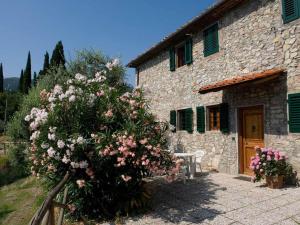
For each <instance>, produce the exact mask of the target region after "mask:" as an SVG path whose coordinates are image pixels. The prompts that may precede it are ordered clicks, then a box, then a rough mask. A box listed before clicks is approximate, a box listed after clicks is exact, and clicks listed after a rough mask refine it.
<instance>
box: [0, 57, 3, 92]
mask: <svg viewBox="0 0 300 225" xmlns="http://www.w3.org/2000/svg"><path fill="white" fill-rule="evenodd" d="M2 92H4V75H3V66H2V63H1V64H0V93H2Z"/></svg>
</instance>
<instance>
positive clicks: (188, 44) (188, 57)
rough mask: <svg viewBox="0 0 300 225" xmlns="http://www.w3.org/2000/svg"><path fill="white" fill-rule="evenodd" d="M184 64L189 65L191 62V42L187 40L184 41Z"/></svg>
mask: <svg viewBox="0 0 300 225" xmlns="http://www.w3.org/2000/svg"><path fill="white" fill-rule="evenodd" d="M184 51H185V63H186V64H191V63H192V62H193V40H192V38H189V39H188V40H186V41H185V49H184Z"/></svg>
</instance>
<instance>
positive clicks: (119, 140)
mask: <svg viewBox="0 0 300 225" xmlns="http://www.w3.org/2000/svg"><path fill="white" fill-rule="evenodd" d="M117 63H118V62H117V61H113V62H112V63H109V64H107V67H106V70H103V71H101V72H98V73H96V74H95V76H94V77H92V78H88V77H87V76H84V75H82V74H76V75H75V78H73V79H70V80H68V81H67V82H66V83H65V84H64V85H56V86H55V87H54V88H53V90H51V91H50V92H47V91H46V90H43V91H41V93H40V98H41V106H40V107H39V108H32V110H31V113H30V114H29V115H27V116H26V117H25V120H26V121H27V122H28V124H29V129H30V131H31V137H30V140H31V147H30V152H31V153H30V161H31V164H32V166H31V172H32V174H33V175H35V176H37V177H42V178H45V180H46V181H47V182H48V183H49V184H50V187H53V186H54V185H56V184H57V182H58V181H59V180H61V179H62V178H63V176H64V175H65V174H66V173H67V171H68V172H70V173H71V178H70V180H69V182H68V183H67V185H68V187H69V205H70V209H72V211H73V215H74V216H76V217H79V216H81V215H85V216H90V217H99V216H100V217H102V216H106V217H107V216H109V217H111V216H114V215H116V214H119V213H123V212H128V211H130V209H133V208H137V206H139V205H140V204H138V203H137V202H138V200H139V199H141V198H142V197H145V196H146V197H148V195H147V194H145V193H144V191H143V182H142V179H143V178H145V177H148V176H152V175H167V178H168V179H169V180H171V179H173V178H174V177H175V174H176V173H177V172H178V169H179V165H176V162H175V159H174V158H173V157H172V156H170V155H169V154H168V152H166V151H164V150H163V149H164V146H165V144H166V139H165V131H166V130H167V126H166V124H164V123H160V122H156V121H155V118H154V116H153V115H152V114H151V113H149V112H148V109H147V105H146V103H145V100H144V98H143V95H142V91H141V90H139V89H136V90H134V91H133V92H131V93H125V94H120V91H119V90H118V89H117V88H114V87H111V86H110V85H108V84H107V83H106V78H105V74H106V73H107V72H109V70H112V69H113V68H114V66H116V64H117Z"/></svg>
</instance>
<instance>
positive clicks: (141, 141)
mask: <svg viewBox="0 0 300 225" xmlns="http://www.w3.org/2000/svg"><path fill="white" fill-rule="evenodd" d="M147 142H148V139H147V138H144V139H142V140H140V144H142V145H144V144H146V143H147Z"/></svg>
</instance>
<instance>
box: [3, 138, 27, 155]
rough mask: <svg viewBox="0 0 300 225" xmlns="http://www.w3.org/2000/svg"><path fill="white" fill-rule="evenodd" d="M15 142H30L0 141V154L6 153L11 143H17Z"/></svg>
mask: <svg viewBox="0 0 300 225" xmlns="http://www.w3.org/2000/svg"><path fill="white" fill-rule="evenodd" d="M15 144H28V143H27V142H8V141H6V142H0V155H1V154H2V155H6V154H7V150H8V148H9V146H10V145H15Z"/></svg>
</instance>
